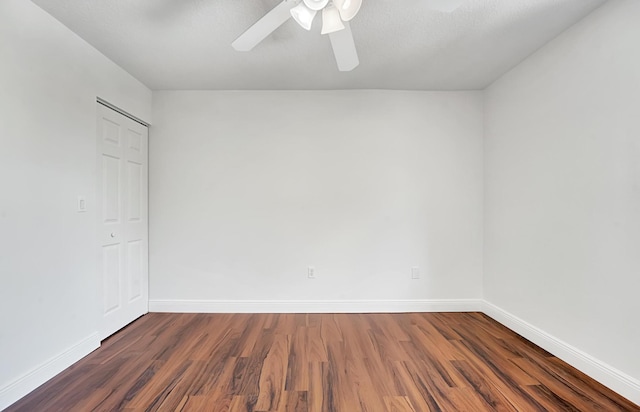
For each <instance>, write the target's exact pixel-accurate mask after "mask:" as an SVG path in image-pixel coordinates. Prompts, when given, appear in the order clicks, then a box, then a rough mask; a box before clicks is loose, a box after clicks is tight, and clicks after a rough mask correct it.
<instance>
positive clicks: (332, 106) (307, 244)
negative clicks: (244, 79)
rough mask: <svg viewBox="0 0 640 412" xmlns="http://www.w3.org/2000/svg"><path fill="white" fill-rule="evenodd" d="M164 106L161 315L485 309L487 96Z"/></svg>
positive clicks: (155, 211)
mask: <svg viewBox="0 0 640 412" xmlns="http://www.w3.org/2000/svg"><path fill="white" fill-rule="evenodd" d="M153 100H154V109H153V118H154V119H155V120H154V127H153V129H152V135H153V138H152V140H151V144H150V159H151V164H150V205H151V206H150V215H149V216H150V249H151V255H150V271H151V273H152V275H151V279H150V282H151V285H150V296H151V297H150V299H151V300H152V302H153V301H154V300H169V301H179V300H187V301H194V300H196V301H217V300H239V301H244V300H270V301H289V300H306V301H308V300H327V301H336V300H340V301H355V300H363V299H367V300H388V299H393V300H405V299H449V298H450V299H465V298H470V299H474V298H475V299H478V298H480V297H481V262H482V245H481V242H482V96H481V94H480V93H478V92H460V93H456V92H453V93H428V92H390V91H326V92H318V91H316V92H313V91H308V92H305V91H300V92H205V91H199V92H188V91H184V92H171V91H167V92H154V99H153ZM309 265H312V266H314V267H315V270H316V273H317V278H316V279H314V280H310V279H308V278H307V267H308V266H309ZM412 266H418V267H419V268H420V271H421V276H422V278H421V279H419V280H412V279H411V275H410V273H411V267H412ZM327 310H330V307H327Z"/></svg>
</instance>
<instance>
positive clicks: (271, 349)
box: [6, 313, 640, 412]
mask: <svg viewBox="0 0 640 412" xmlns="http://www.w3.org/2000/svg"><path fill="white" fill-rule="evenodd" d="M6 411H7V412H33V411H36V412H41V411H42V412H49V411H64V412H69V411H79V412H86V411H98V412H100V411H183V412H185V411H235V412H282V411H292V412H307V411H309V412H343V411H344V412H358V411H365V412H383V411H402V412H404V411H412V412H426V411H452V412H459V411H473V412H482V411H607V412H609V411H635V412H640V407H638V405H635V404H633V403H632V402H630V401H629V400H627V399H624V398H623V397H621V396H619V395H618V394H616V393H614V392H612V391H610V390H609V389H607V388H605V387H603V386H602V385H600V384H599V383H597V382H596V381H594V380H593V379H591V378H589V377H588V376H586V375H584V374H583V373H581V372H579V371H577V370H576V369H574V368H572V367H571V366H569V365H567V364H566V363H564V362H562V361H561V360H560V359H558V358H556V357H554V356H553V355H551V354H550V353H548V352H546V351H545V350H543V349H541V348H539V347H537V346H536V345H534V344H532V343H531V342H529V341H528V340H526V339H524V338H523V337H521V336H519V335H517V334H516V333H514V332H513V331H511V330H509V329H507V328H506V327H504V326H503V325H500V324H499V323H497V322H495V321H493V320H492V319H490V318H489V317H487V316H486V315H484V314H481V313H410V314H164V313H154V314H148V315H146V316H144V317H142V318H140V319H138V320H137V321H135V322H133V323H132V324H131V325H129V326H127V327H126V328H124V329H123V330H122V331H120V332H118V333H117V334H115V335H114V336H112V337H111V338H109V339H107V340H105V341H104V342H103V345H102V347H101V348H100V349H98V350H96V351H94V352H93V353H91V354H90V355H88V356H87V357H85V358H84V359H83V360H81V361H80V362H78V363H76V364H75V365H73V366H71V367H70V368H68V369H67V370H65V371H63V372H62V373H61V374H59V375H58V376H57V377H55V378H54V379H52V380H50V381H49V382H47V383H46V384H44V385H43V386H41V387H40V388H38V389H36V390H35V391H33V392H32V393H31V394H29V395H27V396H26V397H24V398H23V399H21V400H20V401H18V402H17V403H15V404H14V405H12V406H10V407H9V408H8V409H7V410H6Z"/></svg>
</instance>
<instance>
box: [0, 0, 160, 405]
mask: <svg viewBox="0 0 640 412" xmlns="http://www.w3.org/2000/svg"><path fill="white" fill-rule="evenodd" d="M97 96H100V97H102V98H104V99H106V100H109V101H111V102H112V103H113V104H116V105H118V106H120V107H121V108H122V109H124V110H127V111H129V112H131V113H132V114H134V115H136V116H138V117H140V118H142V119H145V120H147V121H149V120H150V118H151V117H150V112H151V97H152V95H151V92H150V91H149V90H148V89H147V88H146V87H145V86H143V85H142V84H141V83H139V82H138V81H136V80H135V79H133V78H132V77H131V76H130V75H129V74H127V73H126V72H124V71H123V70H122V69H120V68H119V67H117V66H116V65H115V64H114V63H112V62H111V61H109V60H108V59H107V58H105V57H104V56H102V55H101V54H100V53H98V52H97V51H96V50H94V49H93V48H92V47H91V46H89V45H88V44H86V43H85V42H84V41H83V40H81V39H80V38H79V37H77V36H76V35H75V34H73V33H72V32H71V31H70V30H69V29H67V28H66V27H64V26H63V25H62V24H60V23H59V22H57V21H56V20H55V19H53V18H52V17H51V16H49V15H48V14H47V13H45V12H44V11H42V10H41V9H40V8H38V7H37V6H36V5H34V4H33V3H31V2H29V1H24V0H3V1H2V2H0V365H1V366H0V409H2V408H3V407H5V406H7V404H6V402H10V401H11V400H15V399H12V397H14V396H16V394H18V393H20V392H21V391H23V390H25V388H26V387H27V386H28V385H29V383H34V382H36V383H37V381H38V377H39V376H40V377H41V376H44V375H37V374H38V373H39V372H38V368H39V367H42V368H43V369H42V370H41V371H44V372H43V373H44V374H45V375H46V374H47V373H55V372H56V371H55V370H54V369H55V368H56V367H60V366H61V365H62V363H61V362H63V363H64V361H66V360H69V361H70V362H73V361H74V359H68V357H65V356H66V355H65V354H66V351H68V350H69V349H70V348H72V347H74V345H76V344H79V343H80V342H85V343H86V340H87V339H90V338H91V337H92V336H94V335H93V334H94V333H95V332H96V331H97V328H98V325H97V314H98V311H99V305H100V300H99V299H98V297H97V296H96V290H97V285H98V284H97V280H98V277H97V275H96V271H97V263H96V262H97V259H96V250H97V249H96V248H95V244H96V243H95V240H96V219H97V217H96V216H97V215H96V206H95V202H94V200H95V187H96V182H95V179H96V173H95V172H96V142H95V140H96V97H97ZM78 195H84V196H86V199H87V205H88V211H87V212H85V213H77V212H76V207H77V196H78ZM93 344H94V345H97V344H98V341H97V337H95V336H94V342H93ZM85 346H86V345H85ZM59 356H62V358H58V357H59ZM48 361H52V362H53V363H51V364H47V362H48ZM56 362H57V363H56ZM45 364H47V366H45ZM63 366H68V365H63ZM52 368H53V369H52ZM34 370H35V372H34V373H35V375H33V374H32V375H29V377H28V378H25V379H26V380H20V378H23V377H25V374H27V373H28V372H32V371H34ZM40 383H41V382H40ZM25 385H26V386H25ZM31 389H34V388H33V387H32V388H31ZM23 394H24V393H23ZM17 396H19V395H17ZM3 403H4V404H3Z"/></svg>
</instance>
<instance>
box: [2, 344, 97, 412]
mask: <svg viewBox="0 0 640 412" xmlns="http://www.w3.org/2000/svg"><path fill="white" fill-rule="evenodd" d="M98 347H100V337H99V335H98V333H97V332H96V333H93V334H91V335H90V336H87V337H86V338H84V339H82V340H81V341H80V342H78V343H76V344H75V345H73V346H71V347H70V348H68V349H67V350H65V351H63V352H61V353H60V354H58V355H56V356H54V357H52V358H51V359H49V360H47V361H45V362H43V363H41V364H40V365H38V366H36V367H35V368H33V369H32V370H30V371H29V372H27V373H25V374H24V375H22V376H21V377H19V378H18V379H16V380H14V381H13V382H9V384H7V385H5V386H3V387H2V388H0V410H3V409H5V408H7V407H9V406H10V405H12V404H13V403H15V402H17V401H18V400H20V399H21V398H22V397H24V396H25V395H27V394H28V393H30V392H31V391H33V390H34V389H36V388H37V387H38V386H40V385H42V384H43V383H45V382H46V381H48V380H49V379H51V378H53V377H54V376H56V375H57V374H59V373H60V372H62V371H63V370H65V369H67V368H68V367H69V366H71V365H73V364H74V363H76V362H77V361H79V360H80V359H82V358H84V357H85V356H87V355H88V354H90V353H91V352H93V351H94V350H96V349H97V348H98Z"/></svg>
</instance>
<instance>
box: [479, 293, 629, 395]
mask: <svg viewBox="0 0 640 412" xmlns="http://www.w3.org/2000/svg"><path fill="white" fill-rule="evenodd" d="M482 311H483V312H484V313H485V314H486V315H487V316H489V317H491V318H493V319H494V320H496V321H498V322H500V323H501V324H503V325H504V326H506V327H508V328H509V329H511V330H513V331H514V332H516V333H518V334H520V335H521V336H523V337H525V338H527V339H529V340H530V341H531V342H533V343H535V344H536V345H538V346H540V347H541V348H543V349H545V350H546V351H548V352H550V353H551V354H553V355H554V356H556V357H558V358H560V359H562V360H563V361H565V362H567V363H568V364H569V365H571V366H573V367H574V368H576V369H578V370H580V371H582V372H584V373H585V374H587V375H589V376H590V377H592V378H593V379H595V380H597V381H598V382H600V383H601V384H603V385H604V386H606V387H608V388H610V389H611V390H613V391H615V392H617V393H619V394H620V395H622V396H624V397H625V398H627V399H629V400H630V401H632V402H634V403H635V404H637V405H640V381H638V380H637V379H635V378H633V377H631V376H629V375H627V374H625V373H624V372H621V371H619V370H618V369H616V368H613V367H611V366H609V365H607V364H606V363H604V362H602V361H600V360H599V359H596V358H594V357H593V356H591V355H589V354H587V353H585V352H583V351H581V350H580V349H577V348H575V347H573V346H571V345H569V344H568V343H566V342H564V341H562V340H560V339H558V338H556V337H554V336H552V335H550V334H548V333H547V332H545V331H543V330H541V329H540V328H537V327H536V326H533V325H531V324H530V323H528V322H525V321H524V320H522V319H520V318H519V317H517V316H514V315H512V314H511V313H509V312H507V311H505V310H504V309H501V308H499V307H498V306H496V305H494V304H492V303H490V302H487V301H484V304H483V310H482Z"/></svg>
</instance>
